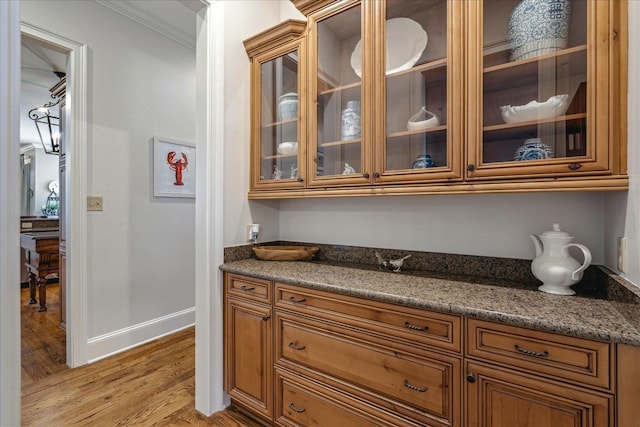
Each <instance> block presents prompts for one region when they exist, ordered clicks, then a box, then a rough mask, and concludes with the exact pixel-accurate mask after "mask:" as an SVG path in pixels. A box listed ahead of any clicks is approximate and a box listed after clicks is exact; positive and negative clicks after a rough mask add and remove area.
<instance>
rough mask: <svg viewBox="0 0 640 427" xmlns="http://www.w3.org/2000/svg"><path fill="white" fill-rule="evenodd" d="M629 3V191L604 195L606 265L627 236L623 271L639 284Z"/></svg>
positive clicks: (637, 89)
mask: <svg viewBox="0 0 640 427" xmlns="http://www.w3.org/2000/svg"><path fill="white" fill-rule="evenodd" d="M628 4H629V41H630V42H629V99H628V102H629V104H628V105H629V110H628V118H629V131H628V150H627V161H628V165H629V191H628V193H615V194H614V193H612V194H608V195H607V197H606V198H605V229H604V236H605V244H606V246H605V255H606V261H605V264H606V265H607V266H608V267H610V268H612V269H613V270H615V271H618V270H617V268H616V267H617V237H618V236H624V237H626V239H627V248H628V252H627V266H628V269H627V272H626V273H622V276H624V277H626V278H627V279H628V280H630V281H631V282H633V283H635V284H636V285H638V286H640V122H639V121H638V119H637V117H638V114H639V113H640V96H639V95H640V77H639V76H640V43H638V40H639V38H638V37H640V25H639V24H640V2H637V1H630V2H628Z"/></svg>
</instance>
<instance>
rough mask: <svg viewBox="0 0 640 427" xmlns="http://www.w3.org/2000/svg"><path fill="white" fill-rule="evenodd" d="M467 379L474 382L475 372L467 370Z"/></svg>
mask: <svg viewBox="0 0 640 427" xmlns="http://www.w3.org/2000/svg"><path fill="white" fill-rule="evenodd" d="M467 381H468V382H470V383H475V382H476V374H474V373H473V372H469V373H468V374H467Z"/></svg>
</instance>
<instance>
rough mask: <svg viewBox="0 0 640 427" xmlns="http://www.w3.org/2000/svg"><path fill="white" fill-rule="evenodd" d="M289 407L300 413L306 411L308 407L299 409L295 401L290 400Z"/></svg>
mask: <svg viewBox="0 0 640 427" xmlns="http://www.w3.org/2000/svg"><path fill="white" fill-rule="evenodd" d="M289 409H291V410H292V411H295V412H297V413H299V414H301V413H303V412H304V411H306V409H298V408H296V407H295V406H293V402H289Z"/></svg>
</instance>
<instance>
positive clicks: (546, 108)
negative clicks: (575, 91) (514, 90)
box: [500, 94, 569, 123]
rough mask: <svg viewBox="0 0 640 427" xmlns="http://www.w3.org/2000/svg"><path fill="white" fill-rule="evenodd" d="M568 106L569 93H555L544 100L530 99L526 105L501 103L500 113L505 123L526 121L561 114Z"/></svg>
mask: <svg viewBox="0 0 640 427" xmlns="http://www.w3.org/2000/svg"><path fill="white" fill-rule="evenodd" d="M568 107H569V95H566V94H565V95H555V96H552V97H551V98H549V99H548V100H546V101H545V102H538V101H531V102H529V103H528V104H526V105H517V106H511V105H503V106H502V107H500V114H501V115H502V120H504V122H505V123H518V122H527V121H531V120H543V119H551V118H553V117H557V116H562V115H564V113H565V112H566V111H567V108H568Z"/></svg>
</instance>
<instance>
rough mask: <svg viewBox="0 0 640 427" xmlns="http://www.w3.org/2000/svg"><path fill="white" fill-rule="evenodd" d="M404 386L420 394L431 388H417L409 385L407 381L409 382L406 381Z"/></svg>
mask: <svg viewBox="0 0 640 427" xmlns="http://www.w3.org/2000/svg"><path fill="white" fill-rule="evenodd" d="M402 385H403V386H405V387H406V388H408V389H411V390H415V391H419V392H420V393H424V392H425V391H427V389H428V388H429V387H416V386H414V385H411V384H409V381H407V380H404V382H403V383H402Z"/></svg>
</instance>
